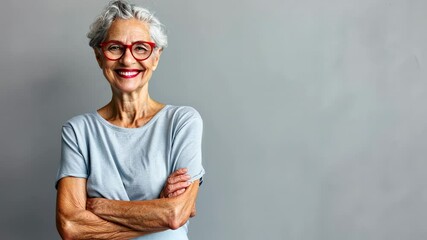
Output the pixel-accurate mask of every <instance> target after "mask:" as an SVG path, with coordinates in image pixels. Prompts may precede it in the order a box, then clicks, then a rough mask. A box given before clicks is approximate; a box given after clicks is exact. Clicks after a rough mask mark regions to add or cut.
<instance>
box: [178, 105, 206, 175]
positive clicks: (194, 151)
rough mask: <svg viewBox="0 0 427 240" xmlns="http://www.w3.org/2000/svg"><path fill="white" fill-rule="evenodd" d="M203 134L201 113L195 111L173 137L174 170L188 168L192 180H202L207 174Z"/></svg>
mask: <svg viewBox="0 0 427 240" xmlns="http://www.w3.org/2000/svg"><path fill="white" fill-rule="evenodd" d="M202 134H203V121H202V118H201V117H200V115H199V114H198V113H197V112H195V113H194V114H192V116H191V117H189V118H188V119H186V120H185V121H183V123H182V124H181V126H179V128H178V129H177V131H176V134H175V137H174V139H173V144H172V154H171V158H172V161H173V162H174V167H173V171H176V170H178V169H179V168H187V169H188V174H189V175H190V176H191V179H190V181H191V182H193V181H195V180H198V179H200V180H201V181H202V177H203V175H204V174H205V169H204V168H203V166H202Z"/></svg>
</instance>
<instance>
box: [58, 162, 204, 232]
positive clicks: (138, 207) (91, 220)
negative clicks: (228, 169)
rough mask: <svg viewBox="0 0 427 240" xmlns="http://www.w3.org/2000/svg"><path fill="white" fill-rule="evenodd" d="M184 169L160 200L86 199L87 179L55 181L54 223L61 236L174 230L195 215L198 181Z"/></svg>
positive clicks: (174, 177)
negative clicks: (191, 177)
mask: <svg viewBox="0 0 427 240" xmlns="http://www.w3.org/2000/svg"><path fill="white" fill-rule="evenodd" d="M185 173H186V171H185V169H179V170H177V171H176V172H174V173H172V174H171V175H170V176H169V178H168V180H167V183H166V184H165V188H164V189H163V191H162V193H161V194H160V197H161V198H159V199H155V200H146V201H119V200H108V199H104V198H87V191H86V179H84V178H75V177H65V178H62V179H61V180H60V181H59V182H58V191H57V207H56V225H57V229H58V232H59V234H60V235H61V237H62V238H63V239H129V238H135V237H138V236H143V235H146V234H150V233H154V232H159V231H164V230H167V229H177V228H179V227H181V226H182V225H184V224H185V223H186V222H187V220H188V219H189V218H190V217H192V216H194V215H195V204H196V198H197V192H198V188H199V181H194V182H193V183H191V184H190V183H188V182H187V180H188V175H186V174H185Z"/></svg>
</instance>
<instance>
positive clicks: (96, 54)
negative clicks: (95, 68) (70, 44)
mask: <svg viewBox="0 0 427 240" xmlns="http://www.w3.org/2000/svg"><path fill="white" fill-rule="evenodd" d="M93 52H94V53H95V57H96V61H97V62H98V65H99V67H100V68H101V69H102V55H101V53H100V50H99V49H98V48H93Z"/></svg>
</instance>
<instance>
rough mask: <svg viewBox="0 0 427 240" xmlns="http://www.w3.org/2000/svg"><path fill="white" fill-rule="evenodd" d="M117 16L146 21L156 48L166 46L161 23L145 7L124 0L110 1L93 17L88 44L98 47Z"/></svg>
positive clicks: (166, 40)
mask: <svg viewBox="0 0 427 240" xmlns="http://www.w3.org/2000/svg"><path fill="white" fill-rule="evenodd" d="M117 18H121V19H130V18H135V19H138V20H140V21H142V22H145V23H147V24H148V26H149V31H150V35H151V39H153V41H154V42H155V43H156V48H160V49H164V48H166V47H167V45H168V37H167V36H166V29H165V27H164V26H163V24H161V23H160V21H159V20H158V19H157V18H156V17H155V16H154V15H153V13H151V12H150V11H148V10H147V9H145V8H142V7H138V6H135V5H134V4H130V3H129V2H127V1H125V0H114V1H111V2H110V3H109V4H108V5H107V6H106V7H105V8H104V10H103V11H102V12H101V14H100V15H99V16H98V17H97V18H96V19H95V21H94V22H93V23H92V25H91V26H90V30H89V32H88V33H87V37H88V38H89V39H90V41H89V46H91V47H93V48H99V45H100V44H101V42H102V41H104V39H105V37H106V35H107V31H108V29H109V28H110V26H111V24H112V23H113V21H114V20H115V19H117Z"/></svg>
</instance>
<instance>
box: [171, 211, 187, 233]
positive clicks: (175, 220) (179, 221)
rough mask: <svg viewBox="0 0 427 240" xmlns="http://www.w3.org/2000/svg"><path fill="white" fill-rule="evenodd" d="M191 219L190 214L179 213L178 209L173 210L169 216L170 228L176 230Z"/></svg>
mask: <svg viewBox="0 0 427 240" xmlns="http://www.w3.org/2000/svg"><path fill="white" fill-rule="evenodd" d="M189 218H190V215H189V214H186V213H183V212H181V211H178V210H177V209H173V210H172V211H171V212H170V215H169V219H168V227H169V229H172V230H176V229H178V228H180V227H182V226H183V225H184V224H185V223H186V222H187V221H188V219H189Z"/></svg>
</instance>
